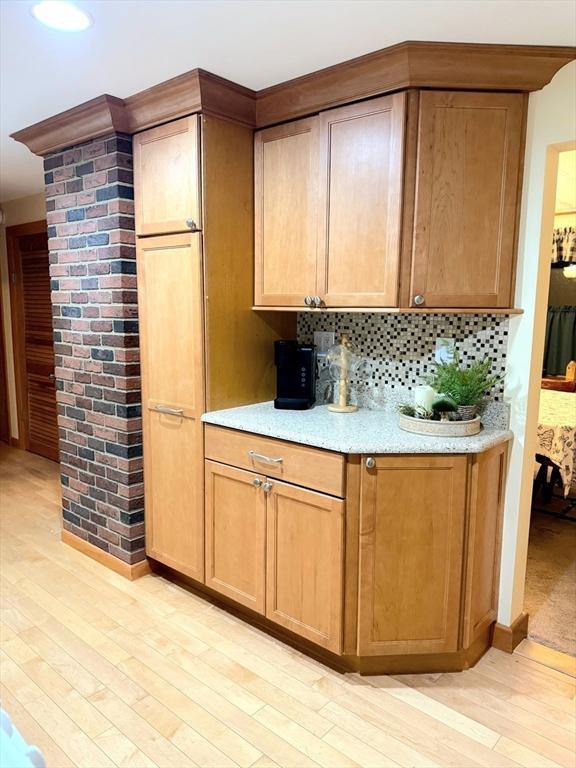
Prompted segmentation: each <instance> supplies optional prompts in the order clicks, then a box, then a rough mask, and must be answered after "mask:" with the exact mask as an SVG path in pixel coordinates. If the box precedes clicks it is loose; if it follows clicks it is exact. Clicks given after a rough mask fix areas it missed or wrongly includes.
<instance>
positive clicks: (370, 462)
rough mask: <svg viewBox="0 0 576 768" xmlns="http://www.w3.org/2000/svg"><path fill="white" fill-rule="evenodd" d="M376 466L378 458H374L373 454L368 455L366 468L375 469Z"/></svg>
mask: <svg viewBox="0 0 576 768" xmlns="http://www.w3.org/2000/svg"><path fill="white" fill-rule="evenodd" d="M375 466H376V459H373V458H372V456H368V458H367V459H366V469H374V467H375Z"/></svg>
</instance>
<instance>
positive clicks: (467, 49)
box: [11, 42, 576, 155]
mask: <svg viewBox="0 0 576 768" xmlns="http://www.w3.org/2000/svg"><path fill="white" fill-rule="evenodd" d="M574 58H576V48H574V47H571V46H538V45H486V44H476V43H474V44H472V43H436V42H404V43H400V44H398V45H393V46H391V47H389V48H384V49H382V50H379V51H374V52H373V53H368V54H366V55H365V56H360V57H358V58H355V59H351V60H350V61H346V62H343V63H341V64H336V65H335V66H332V67H327V68H325V69H322V70H320V71H318V72H313V73H311V74H308V75H304V76H303V77H299V78H296V79H294V80H288V81H286V82H284V83H280V84H278V85H275V86H272V87H270V88H265V89H263V90H261V91H258V92H255V91H252V90H250V89H249V88H245V87H244V86H242V85H238V84H236V83H233V82H231V81H229V80H226V79H224V78H222V77H218V76H217V75H213V74H211V73H209V72H205V71H204V70H201V69H195V70H192V71H190V72H186V73H184V74H182V75H179V76H178V77H175V78H172V79H170V80H167V81H165V82H163V83H160V84H159V85H155V86H153V87H152V88H147V89H145V90H144V91H140V92H139V93H136V94H134V95H132V96H129V97H128V98H126V99H124V100H123V99H119V98H116V97H114V96H109V95H108V94H104V95H102V96H98V97H97V98H95V99H92V100H91V101H87V102H85V103H84V104H80V105H79V106H77V107H73V108H72V109H69V110H66V111H65V112H61V113H60V114H58V115H55V116H54V117H50V118H48V119H47V120H42V121H41V122H39V123H35V124H34V125H31V126H28V127H27V128H23V129H22V130H20V131H16V132H15V133H13V134H11V136H12V138H13V139H15V140H16V141H19V142H21V143H22V144H25V145H26V146H27V147H28V149H30V151H32V152H34V153H35V154H37V155H45V154H47V153H48V152H53V151H55V150H57V149H62V148H64V147H69V146H72V145H74V144H79V143H81V142H83V141H88V140H89V139H93V138H96V137H98V136H105V135H106V134H109V133H113V132H115V131H120V132H125V133H136V132H138V131H142V130H145V129H146V128H151V127H153V126H155V125H160V124H161V123H165V122H168V121H170V120H174V119H176V118H178V117H183V116H185V115H189V114H192V113H194V112H199V111H206V112H209V113H212V114H215V115H218V116H220V117H225V118H227V119H229V120H234V121H237V122H240V123H244V124H245V125H250V126H256V127H258V128H261V127H265V126H269V125H274V124H275V123H280V122H284V121H288V120H293V119H294V118H297V117H304V116H305V115H310V114H314V113H315V112H319V111H320V110H323V109H329V108H331V107H336V106H341V105H343V104H347V103H351V102H353V101H359V100H360V99H366V98H370V97H372V96H380V95H382V94H385V93H390V92H391V91H397V90H400V89H403V88H448V89H454V90H461V89H472V90H504V91H537V90H539V89H540V88H543V87H544V86H545V85H546V84H547V83H549V82H550V80H551V79H552V78H553V77H554V75H555V74H556V72H557V71H558V70H559V69H561V68H562V67H563V66H564V65H565V64H568V63H569V62H570V61H572V60H573V59H574Z"/></svg>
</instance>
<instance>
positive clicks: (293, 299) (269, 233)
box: [254, 117, 318, 307]
mask: <svg viewBox="0 0 576 768" xmlns="http://www.w3.org/2000/svg"><path fill="white" fill-rule="evenodd" d="M254 153H255V154H254V164H255V169H254V172H255V177H254V187H255V233H254V235H255V253H256V264H255V303H256V305H261V306H301V307H304V306H305V304H304V299H305V297H306V296H312V295H315V294H316V229H317V224H316V222H317V218H316V210H317V183H318V118H317V117H312V118H310V119H307V120H297V121H295V122H292V123H288V124H286V125H280V126H277V127H276V128H268V129H267V130H265V131H259V132H257V133H256V135H255V144H254Z"/></svg>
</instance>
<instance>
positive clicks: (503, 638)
mask: <svg viewBox="0 0 576 768" xmlns="http://www.w3.org/2000/svg"><path fill="white" fill-rule="evenodd" d="M527 635H528V614H527V613H521V614H520V616H518V618H517V619H515V620H514V621H513V622H512V624H510V626H507V625H505V624H496V625H495V626H494V634H493V635H492V645H493V647H494V648H498V650H500V651H506V653H512V651H513V650H514V648H516V646H517V645H518V644H519V643H521V642H522V640H524V638H525V637H526V636H527Z"/></svg>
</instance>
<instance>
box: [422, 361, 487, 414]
mask: <svg viewBox="0 0 576 768" xmlns="http://www.w3.org/2000/svg"><path fill="white" fill-rule="evenodd" d="M491 370H492V360H491V359H490V358H489V357H485V358H484V359H483V360H478V361H476V362H474V363H472V364H471V365H470V366H468V367H467V368H464V367H462V366H461V365H460V361H459V359H458V356H457V355H454V359H453V360H451V361H449V362H443V363H437V364H436V366H435V369H434V371H433V373H432V374H431V375H430V376H429V377H428V378H427V383H428V384H429V385H430V386H431V387H433V388H434V389H435V390H436V392H441V393H442V394H443V395H447V396H448V397H450V398H451V399H452V400H453V401H454V403H455V404H456V407H457V410H458V414H459V415H460V417H461V418H462V419H464V420H468V419H473V418H474V417H475V416H476V412H477V411H478V406H479V405H480V403H481V402H482V400H483V399H484V397H485V396H486V394H487V393H488V392H489V391H490V390H491V389H492V387H493V386H494V385H495V384H498V382H499V381H500V380H501V377H500V376H494V375H491V373H490V371H491Z"/></svg>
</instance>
